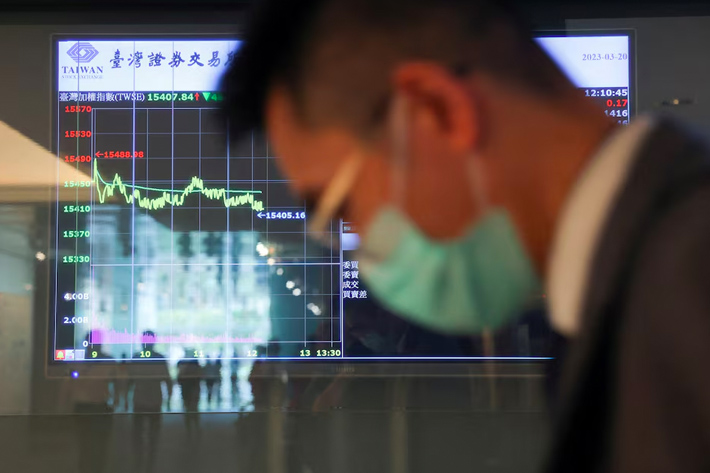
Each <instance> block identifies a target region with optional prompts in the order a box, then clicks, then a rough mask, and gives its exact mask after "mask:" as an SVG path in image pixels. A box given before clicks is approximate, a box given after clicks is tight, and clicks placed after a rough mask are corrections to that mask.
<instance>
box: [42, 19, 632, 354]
mask: <svg viewBox="0 0 710 473" xmlns="http://www.w3.org/2000/svg"><path fill="white" fill-rule="evenodd" d="M538 41H539V42H540V44H541V45H542V46H543V47H544V48H545V49H546V50H547V51H548V52H549V53H550V55H551V56H552V57H553V58H554V59H555V60H556V61H557V62H558V63H559V64H560V65H561V66H562V68H563V69H564V70H565V71H566V72H567V74H568V75H569V77H570V78H571V79H572V81H573V82H574V83H575V84H576V85H577V86H578V87H579V88H581V89H583V90H584V93H585V94H586V95H587V96H589V97H592V98H594V99H595V100H598V101H599V102H600V103H601V105H602V106H603V107H604V109H605V111H606V113H607V115H610V116H613V117H616V118H617V119H618V120H619V122H620V123H628V119H629V116H630V114H631V111H632V98H633V94H632V90H633V89H632V83H633V80H632V77H633V61H632V59H633V58H632V47H631V38H630V36H628V35H625V34H619V33H614V34H611V35H599V34H594V35H591V34H582V35H572V36H569V35H543V36H541V37H539V38H538ZM238 48H239V41H238V40H235V39H225V38H205V37H201V38H195V37H192V38H180V37H165V38H156V37H150V38H147V37H143V38H134V37H121V38H115V37H113V38H105V37H101V36H94V37H81V38H77V37H72V38H57V39H56V40H55V42H54V55H55V57H54V72H55V74H56V80H55V81H54V84H55V87H56V89H55V94H54V99H55V100H54V105H53V106H54V107H55V109H56V113H55V118H56V122H55V130H54V133H55V134H56V141H55V144H56V151H57V155H58V159H59V160H61V161H64V162H66V163H70V164H72V165H74V166H76V167H77V168H78V169H79V170H81V171H83V172H84V173H85V175H86V179H85V180H82V181H71V182H58V183H57V186H58V189H59V188H71V189H74V190H75V196H76V198H75V199H74V200H73V201H70V202H67V201H62V202H58V203H57V206H56V209H55V212H54V217H53V219H54V226H53V228H54V229H55V230H56V235H54V252H53V253H54V255H55V259H54V264H55V265H54V268H53V278H52V282H53V284H52V286H53V293H52V300H53V304H52V314H51V317H52V322H51V323H50V341H49V343H50V347H49V351H50V360H52V361H53V362H58V363H64V362H81V361H91V360H94V361H109V360H121V359H128V360H142V359H155V358H159V359H167V360H172V361H176V360H179V359H184V358H205V359H208V358H211V359H215V358H221V359H234V360H250V359H255V358H259V359H269V360H276V359H291V360H304V361H306V360H328V359H330V360H332V359H346V360H360V359H366V360H400V359H406V360H442V361H443V360H469V359H471V360H472V359H480V358H482V357H484V355H485V354H486V353H485V352H484V351H483V350H482V349H481V347H480V345H481V344H480V343H478V342H477V341H476V340H475V339H470V338H468V339H462V338H456V337H445V336H442V335H439V334H435V333H431V332H428V331H426V330H424V329H422V328H420V327H416V326H413V325H411V324H408V323H407V322H405V321H403V320H401V319H399V318H398V317H396V316H395V315H393V314H389V313H387V312H386V311H385V310H383V309H382V308H380V307H379V306H378V305H377V303H376V301H374V300H372V299H371V298H370V296H369V294H368V290H367V287H366V286H365V284H364V283H363V282H362V280H361V278H360V273H359V267H358V261H357V260H356V259H355V256H354V255H355V253H354V252H353V251H352V250H353V249H354V248H355V247H356V245H357V235H356V234H354V233H353V231H352V229H351V228H350V226H349V225H348V224H347V223H344V222H333V223H332V224H331V227H330V238H331V239H332V241H333V243H337V244H334V245H332V246H322V245H320V244H317V243H315V242H313V241H312V240H311V239H310V238H309V227H308V220H307V217H308V215H307V214H306V209H305V207H304V204H303V202H298V201H295V200H294V199H293V197H292V195H291V194H290V193H289V183H288V181H287V180H285V179H284V177H283V176H282V175H281V174H280V173H279V171H278V169H277V167H276V165H275V159H276V158H275V157H274V156H273V155H272V153H271V151H270V148H269V144H268V142H267V141H266V140H265V138H264V136H262V135H259V134H258V133H255V134H253V136H251V137H250V139H248V140H246V141H244V142H242V143H239V144H235V143H232V142H231V141H230V139H229V136H227V134H226V132H225V130H224V129H223V127H220V126H219V122H218V120H217V119H216V112H217V110H218V107H219V105H220V103H219V102H220V100H221V99H222V97H221V96H220V93H219V91H218V89H217V85H218V83H219V79H220V76H221V75H222V74H223V72H224V71H225V69H226V68H227V67H228V66H229V64H230V61H232V59H233V55H234V52H235V51H236V50H237V49H238ZM341 242H342V244H340V243H341ZM330 248H339V249H338V250H332V249H330ZM535 320H536V321H534V322H530V321H529V320H528V321H526V318H525V317H523V318H522V319H521V320H520V322H519V323H518V325H517V326H515V327H512V328H511V329H510V330H509V332H508V333H509V336H508V338H507V340H509V343H507V344H506V343H504V344H502V345H501V344H499V345H500V346H505V347H506V348H501V349H500V350H499V351H498V354H499V355H500V356H501V358H509V359H544V358H547V357H548V356H549V354H548V353H546V351H545V348H544V346H545V344H544V343H543V342H544V339H545V337H546V336H547V334H548V332H547V329H546V328H545V326H544V322H539V321H537V319H535ZM537 324H543V325H540V326H539V327H538V325H537ZM245 362H247V363H248V361H245Z"/></svg>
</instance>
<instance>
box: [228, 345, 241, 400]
mask: <svg viewBox="0 0 710 473" xmlns="http://www.w3.org/2000/svg"><path fill="white" fill-rule="evenodd" d="M238 357H239V353H237V350H236V349H235V350H234V353H233V354H232V360H231V361H230V364H229V369H230V373H229V381H230V383H231V396H232V409H234V408H239V407H241V399H240V396H239V366H240V364H239V360H238V359H237V358H238Z"/></svg>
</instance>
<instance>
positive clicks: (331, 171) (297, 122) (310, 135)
mask: <svg viewBox="0 0 710 473" xmlns="http://www.w3.org/2000/svg"><path fill="white" fill-rule="evenodd" d="M267 128H268V133H269V139H270V141H271V143H272V144H273V146H274V148H275V150H276V154H277V156H279V158H280V159H279V160H278V162H279V165H280V167H281V169H282V170H283V172H284V174H285V175H286V177H287V178H288V179H289V180H290V181H291V187H292V189H293V191H294V192H295V194H296V195H297V196H298V197H299V198H302V199H304V200H305V201H306V206H307V208H308V210H309V211H310V212H311V215H310V216H311V217H312V216H313V215H312V213H313V211H314V210H315V208H316V207H317V205H318V203H319V201H320V199H321V198H322V195H323V192H324V191H325V189H326V188H327V186H328V185H329V184H330V182H331V181H332V179H333V178H334V177H335V175H336V174H337V173H338V171H339V170H340V168H341V166H342V165H343V164H344V162H345V161H346V160H347V159H348V158H349V157H350V156H352V153H353V152H361V153H364V154H365V155H366V157H365V160H364V164H363V166H362V167H361V168H360V171H359V172H358V176H357V178H356V179H355V182H354V184H353V187H352V189H351V191H350V192H349V195H348V196H347V197H346V199H345V201H344V202H343V203H342V206H341V208H340V209H338V215H335V216H334V217H335V218H342V219H344V220H346V221H349V222H352V223H354V224H356V225H358V226H361V225H366V224H368V223H369V222H370V220H371V219H372V217H373V216H374V214H375V212H376V211H377V209H378V208H379V207H380V206H381V205H383V203H384V202H386V201H387V200H388V197H389V196H388V185H387V184H388V181H389V176H390V175H391V171H390V170H389V169H388V166H387V163H386V160H385V159H383V154H384V153H383V152H378V151H376V150H374V149H372V148H370V149H368V150H365V148H364V146H363V143H362V142H361V141H360V140H358V139H357V138H356V137H355V135H354V134H352V133H350V132H348V131H347V130H344V129H343V128H335V127H334V128H328V127H322V128H317V129H313V128H311V127H308V126H306V125H304V124H303V123H302V120H301V118H300V117H299V116H298V115H297V113H296V112H295V110H294V105H293V101H292V99H291V98H290V97H289V95H288V94H287V93H285V92H283V91H281V90H275V91H274V92H273V93H272V94H271V97H270V100H269V105H268V110H267Z"/></svg>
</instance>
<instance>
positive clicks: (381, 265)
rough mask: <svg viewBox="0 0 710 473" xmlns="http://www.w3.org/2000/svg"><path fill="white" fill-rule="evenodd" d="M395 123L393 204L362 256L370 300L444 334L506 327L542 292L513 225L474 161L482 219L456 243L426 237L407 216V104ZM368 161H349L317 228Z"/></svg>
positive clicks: (399, 106) (371, 230)
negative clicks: (489, 195)
mask: <svg viewBox="0 0 710 473" xmlns="http://www.w3.org/2000/svg"><path fill="white" fill-rule="evenodd" d="M392 118H393V124H392V130H393V138H394V142H393V143H394V146H393V153H394V156H393V159H394V169H395V171H394V175H393V183H392V189H393V192H394V193H395V195H394V197H395V198H394V199H393V200H394V202H395V204H388V205H385V206H383V207H382V208H381V209H380V210H379V211H378V213H377V215H376V216H375V217H374V219H373V221H372V223H371V224H370V226H369V227H368V228H367V230H366V232H365V234H363V235H361V243H360V248H359V249H358V253H359V254H358V259H359V261H360V274H361V275H362V277H363V279H364V281H365V282H366V283H367V286H368V289H369V291H370V293H372V294H373V295H374V296H375V297H376V298H377V299H378V300H379V301H380V302H381V303H382V304H383V305H384V306H385V307H386V308H388V309H389V310H391V311H393V312H395V313H398V314H400V315H402V316H404V317H406V318H408V319H409V320H411V321H413V322H416V323H419V324H421V325H423V326H426V327H429V328H431V329H434V330H438V331H441V332H446V333H452V334H473V333H481V332H484V331H488V330H493V329H495V328H497V327H500V326H502V325H504V324H506V323H507V322H509V321H511V319H513V318H514V317H515V316H517V315H518V314H519V313H520V312H521V311H522V310H523V309H524V308H525V306H526V304H527V303H528V302H529V301H530V300H531V298H532V296H534V295H535V294H536V292H537V291H538V290H539V288H540V282H539V279H538V276H537V273H536V271H535V269H534V267H533V264H532V262H531V260H530V258H529V256H528V254H527V252H526V251H525V249H524V247H523V245H522V243H521V241H520V238H519V236H518V233H517V231H516V229H515V226H514V225H513V222H512V220H511V219H510V217H509V215H508V214H507V213H506V212H505V210H504V209H502V208H495V207H492V206H490V205H488V203H487V199H486V196H485V190H484V186H483V182H482V180H481V175H480V172H479V171H478V170H477V169H476V168H475V163H474V160H473V159H470V160H469V171H470V172H469V174H470V181H471V182H470V185H471V198H472V199H473V200H474V201H475V202H476V204H478V206H479V207H480V208H482V209H483V216H482V217H481V218H480V219H479V220H478V221H476V222H474V223H472V224H471V225H470V227H469V228H468V230H467V231H466V232H465V233H464V234H463V235H462V236H461V237H458V238H456V239H454V240H450V241H445V242H443V241H437V240H434V239H432V238H429V237H427V236H426V235H425V234H424V233H422V232H421V231H420V230H419V229H418V228H417V226H416V225H415V224H414V223H413V222H412V221H411V219H410V218H409V217H408V216H407V214H406V213H405V212H404V210H403V207H404V202H403V201H404V195H405V191H406V189H405V172H404V169H405V166H406V165H407V161H408V158H407V157H408V150H407V142H408V136H407V133H408V132H407V123H406V118H407V113H406V104H404V103H403V101H401V100H400V101H398V103H396V104H395V110H394V115H393V117H392ZM362 160H363V158H362V157H360V156H359V155H353V156H351V157H350V158H349V159H348V160H346V161H345V163H344V164H343V166H342V169H341V170H340V171H339V172H338V173H337V175H336V176H335V178H334V179H333V181H332V182H331V184H330V185H329V186H328V188H327V189H326V192H325V193H324V196H323V199H322V202H321V205H320V206H319V211H318V212H317V213H316V219H315V220H314V222H319V221H325V220H327V219H326V218H325V217H324V215H326V214H328V210H334V209H336V208H337V207H338V206H339V204H340V203H341V202H342V200H343V199H344V198H345V196H346V195H347V193H348V192H349V191H350V189H351V188H352V184H353V183H354V181H355V178H356V177H357V176H356V175H357V172H359V169H360V166H361V164H362ZM332 215H333V214H332V213H330V214H328V216H332Z"/></svg>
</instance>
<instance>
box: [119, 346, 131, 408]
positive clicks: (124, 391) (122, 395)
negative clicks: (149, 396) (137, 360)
mask: <svg viewBox="0 0 710 473" xmlns="http://www.w3.org/2000/svg"><path fill="white" fill-rule="evenodd" d="M116 370H117V374H116V410H117V411H123V412H128V397H129V396H128V393H129V381H128V376H129V373H128V364H127V363H126V354H125V353H121V361H120V362H119V364H118V367H117V369H116Z"/></svg>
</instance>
